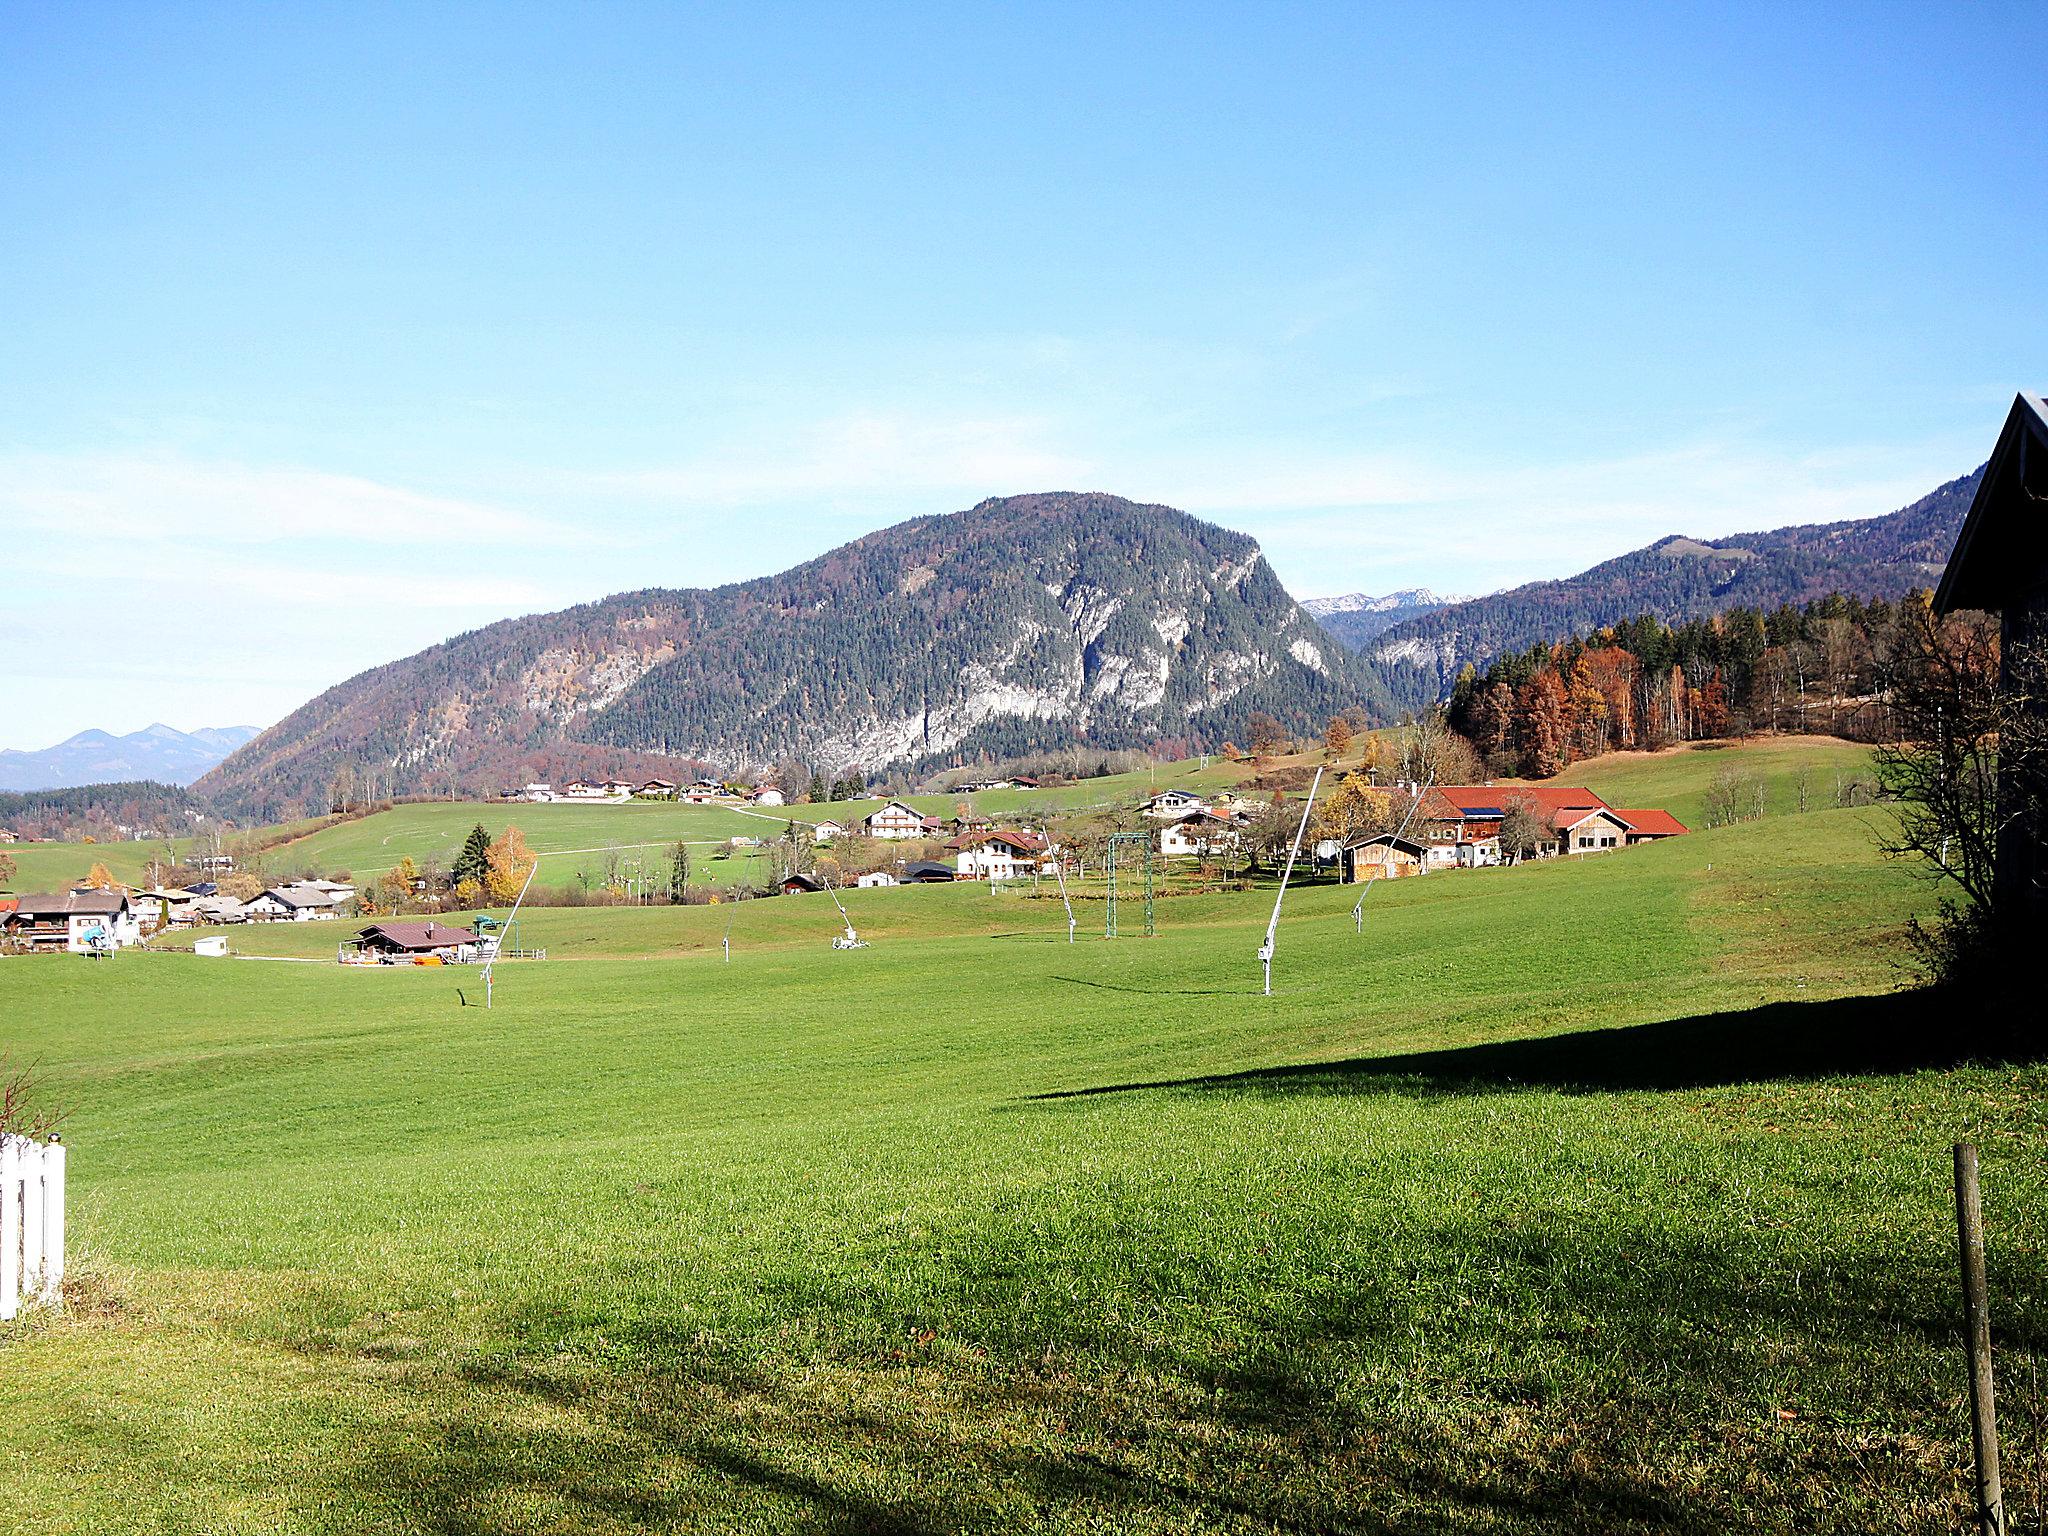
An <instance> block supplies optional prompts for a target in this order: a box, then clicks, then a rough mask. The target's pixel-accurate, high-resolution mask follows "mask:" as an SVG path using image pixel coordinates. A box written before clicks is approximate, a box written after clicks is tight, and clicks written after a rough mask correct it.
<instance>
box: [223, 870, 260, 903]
mask: <svg viewBox="0 0 2048 1536" xmlns="http://www.w3.org/2000/svg"><path fill="white" fill-rule="evenodd" d="M214 883H215V885H217V886H218V887H219V888H220V893H221V895H223V896H225V897H227V898H228V900H230V901H254V900H255V899H256V898H257V897H258V896H261V895H262V894H263V882H262V881H261V880H259V879H258V878H257V877H256V876H254V875H252V874H250V873H249V872H248V871H247V870H240V871H238V872H237V873H235V874H232V875H223V876H222V877H221V878H220V879H219V880H217V881H215V882H214Z"/></svg>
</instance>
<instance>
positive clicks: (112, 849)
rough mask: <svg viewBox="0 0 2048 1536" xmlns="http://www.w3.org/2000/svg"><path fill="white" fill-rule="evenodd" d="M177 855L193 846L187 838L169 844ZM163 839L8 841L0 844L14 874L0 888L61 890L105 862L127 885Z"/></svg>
mask: <svg viewBox="0 0 2048 1536" xmlns="http://www.w3.org/2000/svg"><path fill="white" fill-rule="evenodd" d="M170 846H171V847H172V848H173V849H175V850H176V852H177V853H178V854H180V855H182V854H184V853H187V852H189V851H190V850H191V848H192V846H193V845H192V843H191V841H190V840H189V839H183V838H181V839H178V840H176V841H174V842H173V843H172V844H171V845H170ZM164 847H165V845H164V844H163V843H162V842H158V841H150V842H143V843H9V844H7V845H6V846H5V847H0V853H4V854H6V855H7V857H8V858H10V859H12V860H13V861H14V878H13V879H12V880H10V881H8V882H7V883H6V885H5V886H4V887H0V889H6V890H11V891H61V890H64V889H66V888H67V887H68V886H69V885H70V883H71V882H72V881H74V880H82V879H84V878H85V876H86V874H87V873H88V872H89V871H90V870H91V869H92V867H93V865H94V864H104V865H106V866H107V870H108V873H110V874H112V875H113V876H114V878H115V879H117V880H125V881H127V882H128V883H129V884H130V885H139V884H141V883H142V878H143V873H142V872H143V866H144V865H146V864H148V862H149V861H150V859H151V857H152V856H154V855H155V854H158V853H161V852H162V851H163V849H164Z"/></svg>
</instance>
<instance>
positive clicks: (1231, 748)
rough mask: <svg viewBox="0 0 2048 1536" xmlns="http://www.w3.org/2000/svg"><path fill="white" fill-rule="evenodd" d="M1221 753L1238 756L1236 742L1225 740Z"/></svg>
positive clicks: (1226, 755)
mask: <svg viewBox="0 0 2048 1536" xmlns="http://www.w3.org/2000/svg"><path fill="white" fill-rule="evenodd" d="M1223 755H1224V756H1225V757H1236V756H1238V750H1237V743H1236V742H1234V741H1226V742H1225V743H1223Z"/></svg>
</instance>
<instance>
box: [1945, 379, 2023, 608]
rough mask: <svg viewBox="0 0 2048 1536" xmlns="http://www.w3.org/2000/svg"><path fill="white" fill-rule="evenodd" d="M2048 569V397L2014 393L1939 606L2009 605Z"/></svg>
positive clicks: (1958, 540)
mask: <svg viewBox="0 0 2048 1536" xmlns="http://www.w3.org/2000/svg"><path fill="white" fill-rule="evenodd" d="M2044 572H2048V401H2044V400H2043V399H2042V397H2041V396H2039V395H2030V394H2027V393H2026V392H2025V391H2022V392H2020V393H2019V394H2017V395H2015V396H2014V397H2013V402H2012V409H2011V410H2010V411H2008V412H2007V413H2006V417H2005V426H2004V427H2003V428H2002V429H2001V430H2000V431H1999V434H1998V444H1997V446H1996V447H1994V448H1993V449H1992V450H1991V458H1990V460H1989V461H1988V462H1987V463H1986V464H1985V466H1984V478H1983V479H1982V480H1980V481H1978V483H1977V494H1976V495H1975V496H1974V497H1973V498H1971V501H1970V511H1969V515H1968V516H1967V517H1965V518H1964V519H1963V531H1962V532H1961V533H1959V534H1957V535H1956V547H1955V549H1954V550H1953V551H1952V552H1951V553H1950V555H1949V557H1948V569H1947V570H1945V571H1944V572H1942V576H1941V585H1940V586H1939V587H1938V588H1936V589H1935V593H1934V611H1935V612H1937V613H1948V612H1950V611H1951V610H1953V609H1957V608H2003V607H2004V606H2005V605H2006V604H2007V603H2008V602H2010V601H2012V599H2014V598H2015V597H2017V596H2019V595H2020V594H2021V593H2024V592H2026V591H2028V590H2030V589H2031V588H2033V587H2036V586H2038V585H2039V584H2040V583H2041V581H2042V579H2043V573H2044Z"/></svg>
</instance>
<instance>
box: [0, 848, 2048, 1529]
mask: <svg viewBox="0 0 2048 1536" xmlns="http://www.w3.org/2000/svg"><path fill="white" fill-rule="evenodd" d="M1878 825H1879V813H1878V812H1875V811H1871V810H1867V809H1865V810H1835V809H1830V810H1824V811H1817V812H1811V813H1808V814H1805V815H1787V816H1781V817H1775V818H1773V819H1770V820H1767V821H1759V822H1751V823H1746V824H1743V825H1738V826H1734V827H1729V828H1724V829H1721V830H1716V831H1712V832H1705V833H1700V834H1696V835H1694V836H1690V837H1686V838H1681V839H1676V840H1673V841H1671V842H1667V843H1663V844H1658V845H1654V846H1649V847H1644V848H1638V849H1633V850H1629V851H1626V852H1623V853H1617V854H1612V855H1605V856H1600V857H1596V858H1591V859H1587V860H1584V861H1580V862H1577V863H1572V864H1565V863H1562V862H1559V863H1550V864H1543V865H1530V866H1523V867H1520V868H1515V869H1509V870H1499V871H1481V872H1472V873H1467V874H1447V875H1442V876H1432V877H1430V878H1426V879H1421V880H1411V881H1402V882H1395V883H1390V884H1387V885H1385V886H1381V887H1377V888H1375V889H1374V890H1373V891H1372V893H1371V895H1370V897H1369V898H1368V900H1367V902H1366V906H1365V921H1364V929H1363V932H1362V933H1359V932H1354V930H1353V926H1352V922H1351V918H1350V910H1351V905H1352V902H1353V901H1354V900H1355V899H1356V888H1349V889H1347V888H1339V887H1332V886H1323V887H1311V888H1308V889H1304V890H1302V891H1300V892H1298V893H1296V895H1295V896H1291V897H1290V898H1289V907H1288V912H1289V916H1288V919H1287V921H1286V923H1285V925H1284V926H1283V929H1282V934H1281V946H1280V956H1279V962H1278V967H1277V971H1276V995H1275V996H1274V997H1271V998H1265V997H1261V996H1260V995H1259V994H1258V969H1257V963H1256V960H1255V958H1254V956H1253V949H1254V947H1255V946H1256V944H1257V942H1258V939H1259V935H1260V933H1261V931H1262V929H1263V925H1264V921H1265V915H1266V912H1267V910H1268V906H1269V900H1270V898H1269V895H1268V894H1267V893H1262V892H1252V893H1245V894H1232V895H1219V896H1213V897H1201V898H1186V899H1183V900H1177V901H1175V902H1173V903H1171V904H1169V907H1168V910H1167V912H1166V921H1165V922H1164V924H1163V926H1162V930H1161V933H1160V935H1159V937H1157V938H1156V939H1152V940H1145V939H1137V938H1133V939H1123V940H1118V941H1116V942H1113V943H1112V942H1104V941H1103V940H1101V939H1100V938H1099V937H1096V938H1094V939H1092V940H1091V939H1089V938H1088V937H1086V935H1085V932H1084V937H1083V939H1082V942H1080V943H1078V944H1074V945H1069V944H1067V943H1066V942H1065V935H1064V923H1063V921H1062V920H1061V918H1060V913H1059V907H1058V904H1057V903H1056V902H1044V901H1040V902H1032V901H1029V900H1021V899H1019V900H1011V899H998V898H995V897H992V896H990V895H989V894H988V893H987V892H985V891H980V890H970V889H966V888H950V889H949V888H939V889H935V890H895V891H887V890H885V891H874V892H856V893H852V899H855V900H858V901H859V902H860V903H861V905H860V906H859V907H857V908H856V917H857V920H858V921H859V922H860V923H861V926H862V930H863V933H864V934H866V935H869V936H871V937H872V938H873V939H874V944H873V947H872V948H870V949H866V950H858V951H852V952H835V951H832V950H830V949H829V948H827V946H826V940H827V938H828V937H829V933H830V931H831V928H832V927H834V926H836V924H835V923H834V922H833V918H832V914H831V912H830V905H829V902H827V901H825V900H824V899H823V898H808V897H799V898H780V899H775V900H767V901H760V902H750V903H744V904H741V905H739V906H738V907H736V908H733V909H730V910H726V909H721V908H716V907H713V908H702V907H699V908H664V909H604V910H592V909H581V910H559V909H558V910H553V911H547V912H541V913H536V914H534V919H533V920H534V921H535V923H536V924H547V925H559V928H558V929H554V928H551V930H550V932H549V933H548V935H547V939H546V941H547V942H548V944H549V947H550V951H551V953H553V952H555V949H556V947H557V946H561V947H562V949H563V952H564V953H585V954H588V955H589V958H588V959H587V960H584V961H583V962H582V963H576V964H556V963H554V962H553V961H552V960H551V961H549V962H547V963H543V964H524V965H518V966H513V965H507V966H504V967H502V968H501V969H500V972H499V990H498V997H497V1006H496V1007H495V1008H494V1009H493V1010H491V1011H490V1012H488V1013H486V1012H484V1011H483V1010H481V1009H479V1008H475V1007H463V1006H461V1001H460V997H459V994H461V993H465V992H467V993H468V994H470V996H471V997H472V999H473V996H474V991H475V985H476V978H475V976H474V973H473V972H469V971H465V970H462V969H453V970H440V971H436V970H412V969H398V970H372V971H349V970H345V969H343V968H341V967H336V966H313V965H290V964H265V963H262V962H260V961H246V962H242V961H234V960H226V961H220V960H201V959H196V958H192V957H188V956H180V955H174V954H151V953H132V954H125V955H122V956H119V957H117V958H116V959H115V960H113V961H111V962H106V963H90V962H85V961H74V960H67V959H51V960H47V961H43V960H37V961H18V962H4V963H0V989H4V990H5V992H6V995H7V1014H8V1017H9V1019H10V1027H9V1037H10V1043H11V1044H12V1045H14V1047H15V1048H17V1049H18V1050H20V1051H22V1052H23V1053H25V1054H28V1055H32V1056H35V1057H38V1058H40V1059H41V1061H42V1062H43V1064H44V1068H45V1070H46V1072H47V1074H48V1085H49V1090H50V1091H51V1092H52V1093H54V1094H55V1095H57V1096H58V1097H59V1098H61V1099H62V1100H63V1101H64V1102H65V1103H67V1104H68V1105H69V1106H70V1107H71V1108H72V1111H73V1116H72V1119H71V1121H70V1123H69V1125H68V1127H67V1141H68V1142H69V1143H70V1145H71V1147H72V1159H73V1162H72V1167H73V1179H74V1186H73V1191H74V1192H73V1207H72V1219H73V1230H74V1240H75V1247H74V1253H75V1281H74V1283H73V1285H72V1288H71V1295H70V1303H69V1307H68V1309H67V1311H66V1313H65V1314H64V1315H63V1316H61V1317H50V1316H41V1317H38V1318H35V1319H34V1320H32V1321H30V1322H28V1323H26V1324H23V1325H18V1326H16V1327H15V1328H14V1329H13V1331H12V1332H11V1334H8V1335H0V1350H4V1351H5V1357H6V1369H5V1370H0V1457H4V1459H5V1464H6V1465H7V1466H8V1468H9V1478H8V1482H9V1499H10V1504H9V1509H10V1514H12V1515H13V1516H14V1517H15V1518H16V1519H17V1520H19V1521H21V1522H22V1523H24V1524H25V1525H26V1526H29V1527H31V1528H34V1529H37V1530H39V1531H48V1532H70V1531H79V1532H83V1531H100V1530H108V1529H152V1530H160V1531H194V1532H197V1531H208V1532H213V1531H248V1532H256V1531H262V1532H326V1531H355V1530H362V1529H376V1530H392V1531H419V1532H447V1531H472V1532H514V1531H517V1532H558V1531H559V1532H571V1531H575V1532H626V1531H640V1530H649V1529H670V1530H721V1531H725V1530H732V1531H756V1530H759V1531H792V1530H818V1531H853V1530H875V1531H899V1532H921V1531H941V1530H947V1531H950V1530H986V1531H1014V1530H1031V1529H1045V1530H1053V1529H1058V1530H1075V1529H1097V1530H1119V1531H1143V1532H1153V1531H1157V1532H1166V1531H1176V1532H1178V1531H1306V1530H1361V1531H1393V1530H1399V1531H1411V1530H1412V1531H1452V1530H1461V1531H1462V1530H1497V1531H1557V1532H1566V1531H1574V1532H1576V1531H1585V1530H1619V1529H1630V1530H1670V1531H1709V1530H1711V1531H1725V1530H1738V1531H1742V1530H1747V1531H1759V1532H1761V1531H1778V1530H1783V1529H1786V1528H1789V1527H1793V1526H1797V1527H1799V1528H1802V1529H1810V1530H1816V1531H1843V1532H1847V1531H1859V1532H1860V1531H1867V1530H1872V1529H1925V1528H1948V1527H1952V1526H1953V1525H1956V1524H1959V1523H1960V1519H1961V1514H1962V1511H1963V1510H1964V1508H1965V1504H1966V1501H1965V1488H1966V1468H1967V1465H1968V1444H1967V1428H1966V1423H1965V1419H1964V1415H1963V1411H1962V1407H1961V1404H1962V1398H1963V1376H1962V1371H1961V1367H1960V1356H1959V1351H1958V1349H1957V1346H1956V1339H1957V1336H1958V1333H1957V1328H1958V1325H1957V1303H1956V1301H1955V1298H1954V1294H1953V1293H1954V1288H1955V1282H1954V1259H1953V1232H1952V1227H1951V1225H1950V1221H1951V1216H1950V1206H1949V1195H1948V1187H1947V1166H1948V1164H1947V1148H1948V1144H1949V1142H1950V1141H1951V1140H1953V1139H1955V1138H1957V1137H1959V1136H1969V1137H1971V1138H1974V1139H1976V1140H1977V1141H1978V1142H1979V1143H1980V1145H1981V1146H1982V1147H1983V1148H1984V1159H1985V1169H1986V1199H1987V1205H1988V1208H1989V1222H1990V1226H1991V1237H1992V1242H1991V1265H1992V1285H1993V1293H1994V1302H1993V1305H1994V1309H1995V1319H1996V1322H1997V1326H1998V1332H1999V1338H2000V1342H2001V1345H2002V1347H2003V1350H2004V1353H2003V1355H2002V1357H2001V1358H2002V1362H2003V1368H2004V1370H2005V1372H2006V1379H2007V1381H2008V1382H2009V1383H2011V1382H2022V1381H2025V1380H2026V1379H2027V1375H2028V1372H2029V1371H2030V1370H2032V1369H2033V1368H2034V1367H2036V1366H2037V1365H2038V1363H2039V1357H2040V1354H2041V1353H2042V1351H2043V1345H2044V1325H2048V1297H2044V1295H2043V1290H2042V1281H2041V1277H2042V1275H2043V1274H2044V1273H2048V1266H2044V1263H2043V1260H2044V1257H2048V1253H2044V1245H2048V1170H2044V1166H2043V1163H2042V1160H2041V1159H2040V1157H2039V1156H2038V1147H2039V1145H2040V1138H2041V1136H2042V1134H2043V1132H2044V1130H2048V1124H2044V1120H2048V1114H2044V1109H2043V1105H2044V1100H2043V1098H2042V1094H2041V1090H2042V1088H2043V1087H2044V1086H2048V1073H2044V1071H2043V1069H2041V1068H2033V1067H2030V1068H2022V1069H2014V1068H1996V1067H1984V1066H1966V1065H1956V1064H1955V1063H1954V1062H1953V1061H1952V1060H1950V1059H1949V1057H1950V1055H1952V1054H1953V1052H1954V1051H1955V1050H1956V1049H1957V1047H1956V1045H1955V1040H1956V1031H1955V1029H1954V1027H1953V1026H1954V1022H1955V1021H1950V1020H1942V1019H1936V1018H1930V1017H1928V1016H1927V1011H1926V1004H1925V1003H1924V1001H1923V1000H1921V999H1919V998H1917V997H1914V996H1910V995H1899V994H1893V993H1891V992H1890V991H1889V989H1890V988H1891V987H1892V985H1893V983H1894V982H1895V980H1896V979H1897V978H1896V973H1895V972H1894V970H1893V968H1892V965H1893V957H1894V956H1895V955H1896V953H1897V938H1898V935H1899V932H1900V930H1901V928H1902V926H1903V924H1904V923H1905V921H1906V919H1907V918H1908V917H1909V916H1911V915H1912V914H1913V913H1915V912H1916V911H1921V910H1924V909H1925V907H1926V905H1927V902H1928V896H1927V892H1926V890H1925V888H1924V887H1923V886H1921V885H1920V884H1919V883H1917V882H1916V881H1915V880H1914V879H1913V878H1912V877H1911V875H1910V874H1909V873H1908V872H1907V871H1906V870H1904V869H1903V868H1901V867H1900V866H1897V865H1895V864H1891V863H1888V862H1886V861H1884V860H1883V859H1881V858H1880V857H1879V856H1878V855H1877V854H1876V853H1875V851H1874V842H1873V834H1874V832H1875V830H1876V829H1877V827H1878ZM728 918H729V919H731V920H732V921H733V923H734V937H735V945H734V958H733V960H732V962H731V963H730V964H726V963H722V962H721V960H720V958H719V944H718V941H719V936H720V934H721V932H722V930H723V925H724V923H725V922H726V920H727V919H728ZM295 926H299V925H276V930H274V931H280V932H281V931H284V930H287V929H290V928H292V927H295ZM304 926H306V927H317V928H321V929H327V930H329V938H330V940H331V930H332V927H333V925H326V924H321V925H304ZM579 932H580V933H583V934H587V935H592V936H593V937H592V938H591V940H590V942H589V943H588V944H587V945H586V946H585V948H583V949H581V950H578V949H577V948H576V947H575V945H576V940H575V937H574V935H575V934H577V933H579ZM600 935H601V936H602V937H596V936H600ZM267 936H268V935H267V934H266V937H267ZM2014 1402H2015V1405H2016V1404H2017V1402H2018V1396H2017V1394H2015V1395H2014ZM2034 1433H2035V1431H2034V1430H2033V1429H2032V1428H2030V1421H2029V1420H2028V1419H2027V1417H2026V1415H2025V1413H2024V1410H2023V1409H2020V1408H2018V1407H2017V1406H2015V1407H2014V1408H2013V1409H2012V1410H2010V1411H2009V1414H2008V1434H2009V1439H2008V1447H2007V1450H2008V1469H2009V1475H2010V1478H2011V1482H2010V1484H2009V1488H2010V1490H2011V1494H2012V1499H2013V1502H2014V1504H2015V1507H2020V1508H2023V1507H2024V1505H2025V1501H2026V1500H2027V1499H2028V1498H2029V1497H2030V1496H2031V1495H2030V1494H2029V1491H2028V1489H2027V1487H2026V1485H2025V1479H2026V1478H2027V1476H2028V1475H2029V1474H2028V1470H2027V1469H2028V1468H2029V1467H2030V1466H2031V1465H2032V1462H2031V1461H2030V1457H2031V1456H2032V1455H2033V1452H2034V1448H2035V1444H2036V1442H2035V1441H2034V1440H2032V1439H2030V1438H2029V1437H2030V1436H2032V1435H2033V1434H2034Z"/></svg>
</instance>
